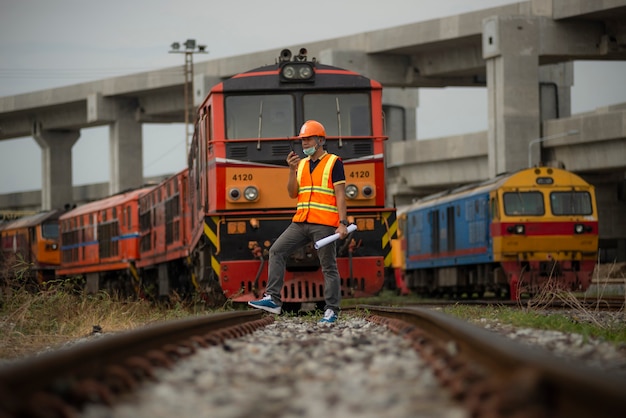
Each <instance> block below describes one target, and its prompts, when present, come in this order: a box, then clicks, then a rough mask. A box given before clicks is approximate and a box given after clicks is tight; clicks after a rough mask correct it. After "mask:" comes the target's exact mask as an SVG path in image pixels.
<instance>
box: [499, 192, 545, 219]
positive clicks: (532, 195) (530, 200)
mask: <svg viewBox="0 0 626 418" xmlns="http://www.w3.org/2000/svg"><path fill="white" fill-rule="evenodd" d="M504 213H505V214H506V215H507V216H520V215H526V216H541V215H543V214H544V213H545V208H544V206H543V194H541V193H540V192H508V193H504Z"/></svg>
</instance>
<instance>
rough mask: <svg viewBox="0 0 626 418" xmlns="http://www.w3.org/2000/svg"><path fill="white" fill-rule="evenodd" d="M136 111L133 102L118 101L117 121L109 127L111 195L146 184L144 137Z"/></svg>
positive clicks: (135, 105)
mask: <svg viewBox="0 0 626 418" xmlns="http://www.w3.org/2000/svg"><path fill="white" fill-rule="evenodd" d="M136 108H137V104H136V103H135V102H134V101H116V109H115V110H116V111H115V115H116V118H115V120H114V121H113V123H111V124H110V125H109V147H110V161H109V164H110V169H111V181H110V183H109V193H110V194H115V193H119V192H121V191H123V190H127V189H134V188H137V187H140V186H141V185H142V184H143V145H142V139H143V136H142V131H141V123H139V122H137V121H136V120H135V109H136Z"/></svg>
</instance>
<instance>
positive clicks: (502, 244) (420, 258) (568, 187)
mask: <svg viewBox="0 0 626 418" xmlns="http://www.w3.org/2000/svg"><path fill="white" fill-rule="evenodd" d="M597 224H598V222H597V208H596V205H595V193H594V189H593V186H591V185H590V184H588V183H587V182H585V181H584V180H583V179H582V178H580V177H579V176H577V175H575V174H574V173H570V172H568V171H565V170H562V169H557V168H551V167H534V168H530V169H525V170H520V171H518V172H516V173H506V174H502V175H500V176H498V177H496V178H494V179H490V180H487V181H484V182H482V183H478V184H474V185H468V186H463V187H460V188H457V189H453V190H449V191H445V192H441V193H438V194H435V195H432V196H428V197H425V198H423V199H420V200H418V201H416V202H414V203H413V204H411V205H410V206H408V207H406V208H400V209H398V225H399V226H400V228H401V231H400V233H399V236H401V239H400V240H399V242H396V243H395V247H396V250H395V251H394V253H395V254H394V257H395V259H396V261H394V267H395V268H396V269H397V270H396V278H397V279H396V282H399V281H400V280H399V279H398V278H399V277H401V281H403V282H404V283H403V284H404V286H405V287H406V288H408V289H410V290H411V291H415V292H418V293H421V294H425V295H430V296H438V295H442V294H447V295H450V296H452V297H458V296H462V295H466V296H475V295H477V296H479V297H481V296H482V295H483V294H484V293H485V292H487V291H490V292H493V293H495V294H496V296H501V295H502V294H505V293H506V294H508V295H509V296H510V297H511V299H517V298H518V296H519V294H520V293H522V292H525V293H531V294H532V293H536V292H538V291H540V290H541V289H543V288H544V287H545V286H546V285H553V286H555V287H559V288H566V289H570V290H586V289H587V288H588V287H589V284H590V282H591V274H592V272H593V269H594V266H595V260H596V256H597V251H598V245H597V234H598V227H597ZM398 259H401V262H397V260H398ZM398 269H399V270H401V273H399V272H398Z"/></svg>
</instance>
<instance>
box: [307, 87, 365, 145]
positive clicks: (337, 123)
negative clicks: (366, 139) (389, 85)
mask: <svg viewBox="0 0 626 418" xmlns="http://www.w3.org/2000/svg"><path fill="white" fill-rule="evenodd" d="M371 113H372V112H371V111H370V102H369V95H368V94H365V93H352V94H348V93H346V94H306V95H305V96H304V119H305V120H309V119H314V120H317V121H319V122H320V123H321V124H322V125H324V128H326V135H327V136H340V135H341V136H370V135H371V134H372V123H371V120H370V115H371ZM339 127H341V132H339Z"/></svg>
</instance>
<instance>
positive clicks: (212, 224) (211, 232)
mask: <svg viewBox="0 0 626 418" xmlns="http://www.w3.org/2000/svg"><path fill="white" fill-rule="evenodd" d="M219 223H220V217H219V216H205V218H204V235H206V237H207V238H208V239H209V242H210V243H211V247H212V251H211V268H212V269H213V271H214V272H215V277H220V274H221V272H222V271H221V268H220V262H219V260H218V259H217V257H216V255H217V254H219V250H220V243H219V238H218V233H217V231H218V228H219Z"/></svg>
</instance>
